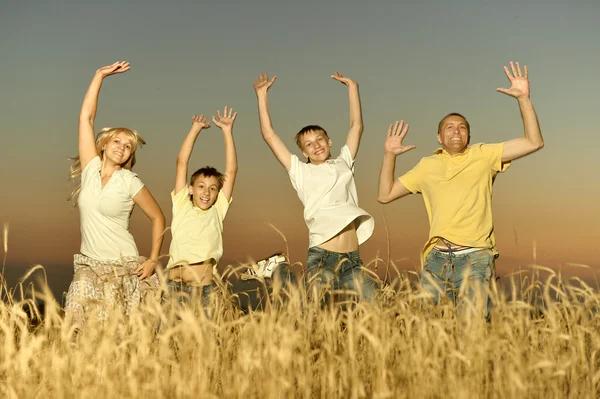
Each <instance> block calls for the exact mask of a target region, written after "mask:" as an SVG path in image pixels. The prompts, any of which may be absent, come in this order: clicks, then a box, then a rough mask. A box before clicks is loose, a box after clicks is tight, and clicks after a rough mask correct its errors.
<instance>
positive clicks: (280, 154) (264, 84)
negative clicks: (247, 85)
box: [252, 73, 292, 171]
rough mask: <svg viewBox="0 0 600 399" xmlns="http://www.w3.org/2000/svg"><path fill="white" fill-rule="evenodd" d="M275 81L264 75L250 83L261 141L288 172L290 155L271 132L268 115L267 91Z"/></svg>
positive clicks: (271, 127)
mask: <svg viewBox="0 0 600 399" xmlns="http://www.w3.org/2000/svg"><path fill="white" fill-rule="evenodd" d="M275 79H277V76H273V78H272V79H271V80H269V75H267V74H266V73H264V74H262V75H259V76H258V79H256V82H254V83H252V86H254V91H255V92H256V98H257V100H258V117H259V119H260V130H261V132H262V136H263V139H265V141H266V142H267V144H268V145H269V147H270V148H271V151H273V154H275V157H276V158H277V160H278V161H279V162H280V163H281V164H282V165H283V167H284V168H285V169H286V170H288V171H289V170H290V169H291V167H292V154H291V153H290V151H289V150H288V148H287V147H286V146H285V144H284V143H283V141H282V140H281V138H279V136H278V135H277V133H275V130H273V124H272V123H271V115H270V114H269V101H268V100H267V91H268V90H269V88H270V87H271V86H273V83H275Z"/></svg>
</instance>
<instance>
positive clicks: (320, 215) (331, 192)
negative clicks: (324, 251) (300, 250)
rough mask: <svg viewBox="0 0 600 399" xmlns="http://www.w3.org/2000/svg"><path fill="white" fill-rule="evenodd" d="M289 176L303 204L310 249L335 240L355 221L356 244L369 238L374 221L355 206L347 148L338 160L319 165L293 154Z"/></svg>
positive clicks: (352, 164) (351, 167) (354, 185)
mask: <svg viewBox="0 0 600 399" xmlns="http://www.w3.org/2000/svg"><path fill="white" fill-rule="evenodd" d="M289 175H290V180H291V181H292V186H294V188H295V189H296V192H297V193H298V198H300V201H302V204H303V205H304V221H305V222H306V226H307V227H308V232H309V236H308V241H309V242H308V246H309V248H312V247H315V246H317V245H320V244H323V243H324V242H326V241H328V240H329V239H331V238H333V237H335V235H336V234H338V233H339V232H340V231H342V230H343V229H344V227H346V226H348V225H349V224H350V223H351V222H352V221H356V235H357V236H358V243H359V244H362V243H363V242H365V241H367V240H368V239H369V237H371V234H373V229H374V228H375V222H374V220H373V217H372V216H371V215H369V214H368V213H367V212H365V211H364V210H363V209H361V208H359V207H358V195H357V193H356V183H355V182H354V160H353V159H352V156H351V155H350V150H349V149H348V147H347V146H344V147H342V152H341V154H340V156H339V157H337V158H335V159H328V160H327V161H325V162H324V163H322V164H320V165H313V164H310V163H304V162H301V161H300V160H299V159H298V157H297V156H296V155H292V166H291V168H290V171H289Z"/></svg>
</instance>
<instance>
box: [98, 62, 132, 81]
mask: <svg viewBox="0 0 600 399" xmlns="http://www.w3.org/2000/svg"><path fill="white" fill-rule="evenodd" d="M129 68H131V64H129V62H127V61H117V62H115V63H114V64H112V65H107V66H103V67H102V68H100V69H98V70H97V71H96V73H97V74H98V75H100V76H101V77H103V78H105V77H107V76H110V75H114V74H117V73H123V72H127V71H128V70H129Z"/></svg>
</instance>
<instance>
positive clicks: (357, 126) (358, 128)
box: [331, 72, 363, 159]
mask: <svg viewBox="0 0 600 399" xmlns="http://www.w3.org/2000/svg"><path fill="white" fill-rule="evenodd" d="M331 77H332V78H333V79H335V80H337V81H338V82H342V83H343V84H345V85H346V86H348V96H349V99H350V131H349V132H348V138H347V139H346V145H347V146H348V149H349V150H350V154H351V155H352V159H355V158H356V153H357V152H358V146H359V145H360V137H361V136H362V132H363V122H362V110H361V108H360V95H359V93H358V83H356V81H354V80H352V79H350V78H346V77H344V75H342V74H341V73H339V72H336V73H335V75H331Z"/></svg>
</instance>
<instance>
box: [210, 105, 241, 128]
mask: <svg viewBox="0 0 600 399" xmlns="http://www.w3.org/2000/svg"><path fill="white" fill-rule="evenodd" d="M217 116H218V117H219V119H218V120H217V119H216V118H215V117H214V116H213V117H212V120H213V123H214V124H215V125H217V126H218V127H219V128H221V130H225V129H229V130H232V129H233V122H235V117H236V116H237V112H233V109H232V108H229V107H228V106H227V105H226V106H225V109H224V110H223V115H221V111H219V110H217Z"/></svg>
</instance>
